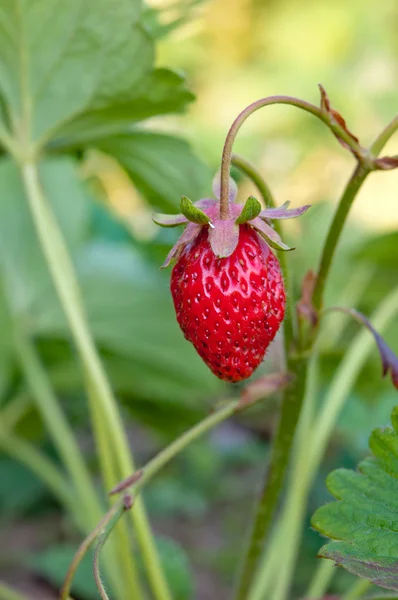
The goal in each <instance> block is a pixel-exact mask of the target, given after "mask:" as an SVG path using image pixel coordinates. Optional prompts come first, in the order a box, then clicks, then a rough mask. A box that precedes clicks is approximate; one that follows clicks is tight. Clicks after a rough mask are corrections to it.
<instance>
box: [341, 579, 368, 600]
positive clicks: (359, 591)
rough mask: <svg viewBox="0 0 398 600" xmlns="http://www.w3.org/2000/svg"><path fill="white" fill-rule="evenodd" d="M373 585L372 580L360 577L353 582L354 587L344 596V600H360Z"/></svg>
mask: <svg viewBox="0 0 398 600" xmlns="http://www.w3.org/2000/svg"><path fill="white" fill-rule="evenodd" d="M370 586H371V582H370V581H366V580H365V579H358V580H357V581H355V583H353V585H352V587H351V589H350V590H348V592H347V593H346V594H344V596H343V597H342V600H358V599H359V598H362V596H363V594H364V593H365V592H367V591H368V589H369V587H370Z"/></svg>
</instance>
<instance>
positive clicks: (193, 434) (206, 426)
mask: <svg viewBox="0 0 398 600" xmlns="http://www.w3.org/2000/svg"><path fill="white" fill-rule="evenodd" d="M252 404H253V403H250V405H252ZM247 406H248V404H246V403H245V402H242V400H231V401H228V400H226V403H225V405H224V406H222V407H221V408H220V409H218V410H217V411H215V412H214V413H212V414H210V415H209V416H208V417H206V418H205V419H203V420H202V421H200V422H199V423H198V424H197V425H195V426H194V427H192V428H191V429H189V430H188V431H186V432H185V433H184V434H182V435H181V436H180V437H179V438H177V439H176V440H175V441H174V442H172V443H171V444H170V445H169V446H167V448H165V449H164V450H162V451H161V452H160V453H159V454H158V455H157V456H155V458H153V459H152V460H151V461H150V462H149V463H148V464H147V465H146V466H145V467H144V468H143V470H142V471H140V472H139V473H138V475H139V477H137V478H134V477H133V480H134V481H133V483H131V481H132V477H131V475H130V477H128V478H127V480H126V482H122V483H121V484H120V485H119V486H118V488H119V490H118V491H122V490H127V489H128V490H129V491H130V492H131V493H133V494H134V505H135V503H136V502H137V495H138V494H139V492H140V490H141V489H142V488H143V487H144V485H145V484H146V483H148V482H149V481H150V480H151V479H152V478H153V477H154V476H155V475H156V474H157V473H158V472H159V471H160V469H162V468H163V467H164V466H165V465H166V464H167V463H168V462H169V461H170V460H171V459H173V458H174V457H175V456H176V455H177V454H179V453H180V452H181V451H182V450H183V449H184V448H185V447H186V446H188V445H189V444H190V443H191V442H193V441H194V440H196V439H197V438H199V437H200V436H201V435H203V434H205V433H207V432H208V431H210V430H211V429H212V428H213V427H215V426H216V425H218V424H219V423H221V422H222V421H224V420H225V419H227V418H228V417H230V416H232V415H233V414H235V413H237V412H240V411H241V410H244V409H245V408H246V407H247ZM125 510H126V504H125V501H124V500H122V501H119V502H118V503H117V504H115V505H114V506H113V507H112V508H111V509H110V510H109V511H108V513H107V514H106V515H105V516H104V517H103V519H102V520H101V521H100V523H99V524H98V525H97V526H96V527H95V529H94V530H93V531H92V532H91V533H90V534H89V535H88V536H87V538H86V539H85V540H84V541H83V542H82V543H81V545H80V547H79V549H78V551H77V553H76V554H75V557H74V559H73V561H72V564H71V566H70V568H69V570H68V574H67V577H66V579H65V583H64V586H63V588H62V594H61V600H66V599H67V596H68V594H69V592H70V588H71V585H72V581H73V577H74V574H75V573H76V570H77V568H78V566H79V564H80V562H81V560H82V559H83V558H84V556H85V554H86V553H87V551H88V550H89V548H90V547H91V545H92V543H93V542H94V541H95V540H96V539H97V538H98V537H99V536H100V535H101V534H102V533H103V532H105V531H106V533H107V536H108V535H109V534H110V533H111V531H112V529H113V527H114V526H115V525H116V524H117V522H118V521H119V518H120V517H121V516H122V514H123V513H124V512H125Z"/></svg>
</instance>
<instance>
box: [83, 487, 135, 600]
mask: <svg viewBox="0 0 398 600" xmlns="http://www.w3.org/2000/svg"><path fill="white" fill-rule="evenodd" d="M132 503H133V499H132V498H131V501H130V499H129V503H128V504H127V503H126V499H125V498H123V500H122V501H121V502H120V501H119V503H118V505H117V510H115V512H114V513H113V515H112V517H111V519H109V521H108V522H107V523H106V525H105V526H104V527H103V528H102V531H101V532H100V534H99V536H98V542H97V546H96V548H95V552H94V560H93V572H94V580H95V583H96V586H97V589H98V591H99V594H100V596H101V598H102V600H109V596H108V594H107V593H106V590H105V587H104V584H103V581H102V577H101V571H100V556H101V550H102V548H103V546H104V544H105V542H106V540H107V539H108V537H109V535H110V534H111V532H112V530H113V529H114V528H117V524H118V522H119V521H120V519H121V518H122V516H123V515H124V513H125V512H126V510H128V509H129V508H131V506H132Z"/></svg>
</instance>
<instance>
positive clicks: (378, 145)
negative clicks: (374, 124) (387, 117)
mask: <svg viewBox="0 0 398 600" xmlns="http://www.w3.org/2000/svg"><path fill="white" fill-rule="evenodd" d="M396 131H398V115H397V116H396V117H395V118H394V119H393V120H392V121H390V123H389V124H388V125H387V126H386V127H385V128H384V129H383V131H382V132H381V133H380V134H379V135H378V136H377V138H376V139H375V141H374V142H373V144H372V145H371V147H370V151H371V152H372V154H375V155H376V156H377V155H378V154H380V152H381V151H382V150H383V148H384V146H385V145H386V144H387V142H388V140H389V139H390V138H391V137H392V136H393V135H394V133H395V132H396Z"/></svg>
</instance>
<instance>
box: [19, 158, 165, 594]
mask: <svg viewBox="0 0 398 600" xmlns="http://www.w3.org/2000/svg"><path fill="white" fill-rule="evenodd" d="M21 169H22V177H23V182H24V186H25V190H26V194H27V198H28V202H29V206H30V209H31V213H32V217H33V220H34V223H35V225H36V229H37V233H38V237H39V240H40V243H41V246H42V249H43V252H44V255H45V257H46V259H47V263H48V267H49V270H50V273H51V275H52V279H53V282H54V285H55V288H56V290H57V293H58V296H59V298H60V301H61V304H62V307H63V309H64V312H65V315H66V318H67V320H68V323H69V326H70V329H71V332H72V334H73V337H74V340H75V343H76V347H77V350H78V352H79V355H80V358H81V361H82V363H83V365H84V369H85V371H86V373H87V376H88V378H89V380H90V384H91V385H92V388H93V390H95V394H96V398H97V400H98V403H96V404H95V405H93V403H90V405H91V411H92V412H93V411H100V412H101V413H102V418H103V419H104V422H106V423H107V435H108V436H109V439H110V440H111V444H112V447H113V450H114V453H115V457H116V460H117V463H118V467H119V470H120V475H121V477H127V476H128V475H129V474H130V473H131V472H132V471H133V470H134V463H133V459H132V456H131V451H130V447H129V443H128V439H127V435H126V432H125V429H124V427H123V423H122V419H121V416H120V413H119V410H118V406H117V402H116V400H115V398H114V396H113V393H112V389H111V387H110V384H109V381H108V379H107V377H106V374H105V371H104V368H103V366H102V363H101V360H100V357H99V355H98V352H97V350H96V347H95V344H94V340H93V338H92V335H91V332H90V329H89V326H88V323H87V317H86V314H85V310H84V307H83V302H82V298H81V294H80V289H79V285H78V282H77V278H76V275H75V272H74V267H73V263H72V260H71V258H70V256H69V253H68V249H67V247H66V244H65V241H64V239H63V236H62V232H61V230H60V228H59V225H58V223H57V221H56V219H55V216H54V214H53V213H52V211H51V208H50V206H49V204H48V202H47V200H46V198H45V195H44V192H43V189H42V187H41V184H40V181H39V174H38V169H37V165H36V163H35V162H34V161H30V160H26V161H22V164H21ZM132 518H133V522H134V526H135V530H136V534H137V539H138V544H139V546H140V548H141V551H142V555H143V561H144V565H145V568H146V571H147V575H148V579H149V582H150V585H151V587H152V590H153V592H154V595H155V598H156V599H157V600H171V597H170V592H169V590H168V585H167V582H166V579H165V576H164V573H163V569H162V567H161V563H160V558H159V555H158V552H157V550H156V546H155V542H154V540H153V537H152V533H151V529H150V526H149V523H148V520H147V517H146V513H145V509H144V506H143V504H142V503H141V502H138V503H137V506H136V509H135V510H134V511H132Z"/></svg>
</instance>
